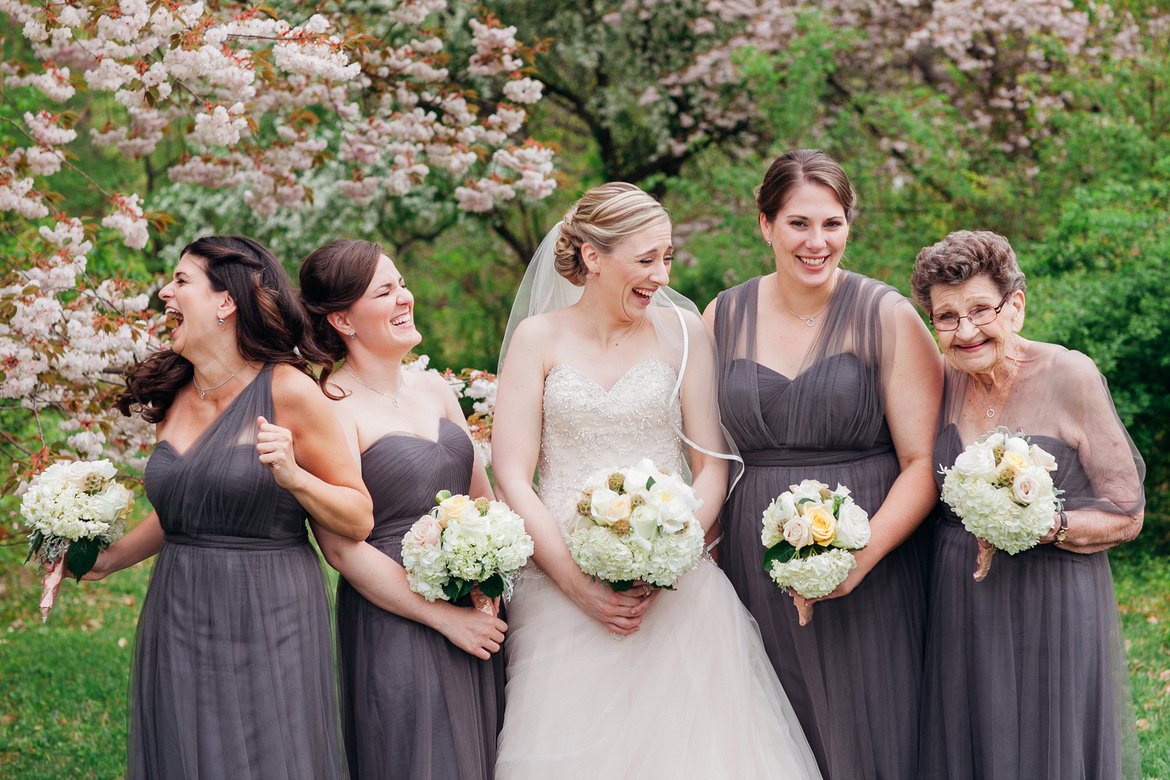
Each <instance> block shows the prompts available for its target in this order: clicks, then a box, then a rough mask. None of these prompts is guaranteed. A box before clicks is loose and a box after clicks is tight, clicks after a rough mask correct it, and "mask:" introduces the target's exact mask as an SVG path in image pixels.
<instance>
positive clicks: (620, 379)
mask: <svg viewBox="0 0 1170 780" xmlns="http://www.w3.org/2000/svg"><path fill="white" fill-rule="evenodd" d="M646 363H660V364H662V365H664V366H666V367H667V368H668V369H670V371H671V373H674V366H672V365H671V364H670V363H667V362H666V361H665V360H663V359H661V358H653V357H651V358H643V359H642V360H639V361H638V362H636V363H634V364H633V365H631V366H630V367H629V368H627V369H626V370H625V372H623V373H622V375H621V376H619V377H618V378H617V380H616V381H615V382H614V383H613V384H612V385H610V386H609V388H608V389H606V388H605V387H604V386H603V385H602V384H601V383H600V382H598V381H597V380H596V379H594V378H593V377H591V376H589V374H587V373H585V372H584V371H582V370H581V369H579V368H577V367H576V366H574V365H573V364H572V363H557V364H556V365H554V366H553V367H552V368H550V369H549V370H548V373H547V374H545V376H544V378H545V381H546V382H547V381H548V378H549V376H551V375H552V372H553V371H556V370H557V369H558V368H570V369H572V370H573V371H575V372H576V373H577V374H578V375H580V376H583V377H584V378H586V379H588V380H589V381H590V382H592V383H593V384H594V385H595V386H596V387H597V389H598V390H600V391H601V392H603V393H605V394H606V395H612V394H613V391H614V390H615V389H617V386H618V385H620V384H621V383H622V382H624V381H625V379H626V377H628V376H629V375H630V374H632V373H633V372H634V369H636V368H639V367H640V366H643V365H645V364H646Z"/></svg>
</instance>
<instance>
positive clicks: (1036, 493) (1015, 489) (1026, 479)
mask: <svg viewBox="0 0 1170 780" xmlns="http://www.w3.org/2000/svg"><path fill="white" fill-rule="evenodd" d="M1042 490H1043V484H1042V483H1041V481H1040V479H1039V478H1038V477H1037V475H1036V474H1035V473H1033V472H1031V471H1022V472H1020V473H1019V474H1017V475H1016V478H1015V479H1014V480H1013V481H1012V498H1013V499H1015V500H1016V501H1017V502H1019V503H1021V504H1024V505H1025V506H1026V505H1028V504H1031V503H1032V502H1033V501H1035V500H1036V499H1037V498H1039V497H1040V492H1041V491H1042Z"/></svg>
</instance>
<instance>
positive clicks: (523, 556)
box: [402, 490, 533, 615]
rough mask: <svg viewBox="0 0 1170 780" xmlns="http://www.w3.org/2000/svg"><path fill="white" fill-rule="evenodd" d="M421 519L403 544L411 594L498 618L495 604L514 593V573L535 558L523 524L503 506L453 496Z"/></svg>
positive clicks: (443, 496) (446, 495) (442, 497)
mask: <svg viewBox="0 0 1170 780" xmlns="http://www.w3.org/2000/svg"><path fill="white" fill-rule="evenodd" d="M435 502H436V503H437V504H438V506H436V507H435V508H434V509H432V510H431V511H430V513H428V514H425V515H423V516H422V517H420V518H419V519H418V520H417V521H416V522H415V523H414V525H413V526H411V528H410V530H409V531H407V532H406V536H404V537H403V539H402V565H403V567H404V568H405V569H406V579H407V581H408V582H409V584H410V589H411V590H413V591H414V592H415V593H418V594H419V595H420V596H422V597H423V598H425V599H426V600H427V601H434V600H435V599H442V600H443V601H458V600H459V599H461V598H463V597H464V596H468V595H470V597H471V601H472V604H473V605H474V606H475V608H476V609H479V610H481V611H483V612H487V613H488V614H491V615H494V614H495V605H494V604H493V602H492V600H493V599H495V598H496V597H497V596H500V595H503V594H506V593H507V592H509V590H510V586H511V583H512V575H513V573H514V572H515V571H516V570H517V569H519V568H520V567H521V566H523V565H524V564H525V562H527V561H528V558H529V557H530V556H531V555H532V550H533V544H532V537H531V536H529V535H528V534H527V533H526V532H525V531H524V520H523V519H522V518H521V517H520V515H518V514H516V513H515V512H513V511H512V510H511V509H509V508H508V505H507V504H505V503H504V502H502V501H489V500H488V499H486V498H474V499H473V498H471V497H469V496H465V495H454V496H453V495H451V492H450V491H448V490H443V491H441V492H440V493H439V494H438V495H437V496H435Z"/></svg>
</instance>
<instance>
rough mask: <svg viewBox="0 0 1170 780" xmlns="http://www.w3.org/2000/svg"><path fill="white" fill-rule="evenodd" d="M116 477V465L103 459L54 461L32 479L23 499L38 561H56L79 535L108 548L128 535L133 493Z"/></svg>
mask: <svg viewBox="0 0 1170 780" xmlns="http://www.w3.org/2000/svg"><path fill="white" fill-rule="evenodd" d="M116 475H117V471H116V470H115V469H114V466H113V464H111V463H110V461H108V460H105V459H102V460H97V461H72V462H68V461H62V462H58V463H54V464H53V465H51V466H49V467H48V468H46V469H45V470H44V471H42V472H41V473H40V474H37V475H36V476H35V477H34V478H33V479H32V481H31V482H30V483H29V484H28V485H27V486H26V488H25V490H24V494H23V496H22V497H21V502H20V514H21V517H23V518H24V520H25V522H26V523H28V527H29V544H30V551H31V552H34V554H35V556H36V558H37V560H38V561H40V562H41V563H48V562H53V561H56V560H57V559H59V558H60V556H61V553H63V552H64V550H65V547H67V546H68V544H69V543H70V542H76V541H78V540H79V539H87V540H92V541H96V542H97V543H98V544H99V545H100V547H101V548H103V549H104V548H105V547H108V546H109V545H111V544H113V543H114V542H116V541H117V540H118V539H120V538H122V534H123V533H124V531H125V528H126V515H127V514H128V513H129V511H130V504H131V500H132V496H131V494H130V491H129V490H127V489H126V488H125V487H123V486H122V485H121V484H120V483H118V482H117V481H116V480H115V479H114V477H115V476H116Z"/></svg>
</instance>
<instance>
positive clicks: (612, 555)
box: [569, 458, 703, 591]
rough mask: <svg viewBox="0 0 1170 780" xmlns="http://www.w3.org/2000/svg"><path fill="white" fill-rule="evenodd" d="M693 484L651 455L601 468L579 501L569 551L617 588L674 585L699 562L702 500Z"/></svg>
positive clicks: (585, 567)
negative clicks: (698, 513) (622, 466)
mask: <svg viewBox="0 0 1170 780" xmlns="http://www.w3.org/2000/svg"><path fill="white" fill-rule="evenodd" d="M702 504H703V502H702V500H701V499H699V498H696V497H695V492H694V490H693V489H691V486H690V485H688V484H687V483H686V482H684V481H683V480H682V478H680V477H679V476H677V475H675V474H670V473H668V472H665V471H662V470H661V469H659V468H658V467H657V466H655V465H654V463H653V462H651V461H650V459H649V458H643V459H642V460H641V461H639V462H638V463H637V464H636V465H634V466H631V467H629V468H626V469H604V470H602V471H598V472H597V473H595V474H594V475H593V476H592V477H590V478H589V481H588V482H587V483H586V485H585V487H584V489H583V490H582V491H581V498H580V500H579V501H578V502H577V523H576V527H575V529H574V530H572V531H571V532H570V533H569V552H570V553H571V554H572V556H573V560H574V561H576V562H577V565H578V566H580V567H581V570H582V571H583V572H585V573H586V574H589V575H592V576H594V577H597V578H598V579H601V580H605V582H606V583H608V584H609V586H610V587H611V588H613V589H614V590H615V591H623V590H629V589H630V588H631V587H633V585H634V583H635V582H644V583H646V584H648V585H653V586H655V587H659V588H672V587H673V586H674V582H675V580H677V579H678V578H679V577H680V576H682V575H683V574H686V573H687V572H688V571H690V570H691V569H693V568H695V565H696V564H697V563H698V562H699V556H701V555H702V554H703V528H702V525H701V524H700V523H699V521H698V520H696V519H695V510H696V509H698V508H699V507H700V506H702Z"/></svg>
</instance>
